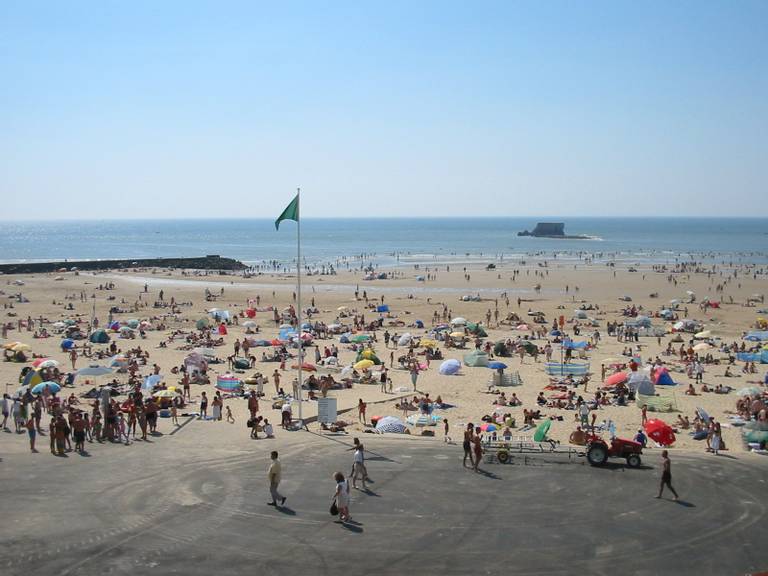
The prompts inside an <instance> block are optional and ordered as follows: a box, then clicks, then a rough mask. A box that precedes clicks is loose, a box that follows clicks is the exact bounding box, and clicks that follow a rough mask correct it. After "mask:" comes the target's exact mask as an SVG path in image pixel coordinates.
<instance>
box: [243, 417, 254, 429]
mask: <svg viewBox="0 0 768 576" xmlns="http://www.w3.org/2000/svg"><path fill="white" fill-rule="evenodd" d="M245 425H246V426H247V427H248V428H253V419H252V418H249V419H248V421H247V422H246V423H245Z"/></svg>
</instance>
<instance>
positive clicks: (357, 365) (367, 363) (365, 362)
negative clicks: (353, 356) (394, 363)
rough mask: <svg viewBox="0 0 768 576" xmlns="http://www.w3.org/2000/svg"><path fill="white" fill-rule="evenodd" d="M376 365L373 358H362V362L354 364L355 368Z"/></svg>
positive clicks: (362, 368) (366, 367) (359, 368)
mask: <svg viewBox="0 0 768 576" xmlns="http://www.w3.org/2000/svg"><path fill="white" fill-rule="evenodd" d="M375 365H376V364H375V363H374V361H373V360H360V362H358V363H357V364H355V365H354V368H355V370H368V369H369V368H372V367H373V366H375Z"/></svg>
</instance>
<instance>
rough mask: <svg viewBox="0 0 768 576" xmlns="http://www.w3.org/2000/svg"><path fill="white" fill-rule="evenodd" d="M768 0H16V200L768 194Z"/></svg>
mask: <svg viewBox="0 0 768 576" xmlns="http://www.w3.org/2000/svg"><path fill="white" fill-rule="evenodd" d="M766 23H768V2H746V1H736V2H708V1H703V2H702V1H700V2H618V1H613V2H513V1H507V2H477V3H469V2H449V1H442V2H418V1H416V2H414V1H411V2H393V1H388V2H381V3H378V4H377V3H373V2H327V3H322V2H280V3H277V2H271V3H258V2H237V1H232V2H226V1H221V2H213V1H212V2H195V1H190V0H187V1H184V2H181V1H179V2H175V1H170V0H167V1H160V2H158V1H148V2H141V1H132V2H109V1H99V2H82V1H81V2H78V1H71V2H13V1H9V0H6V1H4V2H2V3H0V74H1V75H2V76H1V77H2V84H3V89H2V90H0V110H1V112H0V195H2V198H3V202H2V204H0V219H19V218H25V219H27V218H36V217H39V218H75V217H86V218H104V217H111V218H114V217H131V218H145V217H202V216H209V215H210V216H238V217H244V216H253V217H269V216H276V215H277V214H279V213H280V211H281V210H282V209H283V208H284V206H285V205H286V204H287V203H288V201H289V200H290V198H291V197H292V194H293V192H294V190H295V188H296V186H299V185H300V186H302V190H303V196H302V198H303V207H302V208H303V213H304V214H305V216H323V217H325V216H442V215H445V216H456V215H478V216H480V215H509V216H529V215H533V216H535V215H538V214H550V215H553V214H554V215H563V216H569V215H596V216H610V215H651V214H668V215H674V214H681V215H755V216H765V215H768V209H766V202H765V197H766V182H767V181H768V162H767V161H766V160H768V140H767V139H766V137H765V135H766V134H768V116H767V115H766V112H768V110H767V108H768V34H766Z"/></svg>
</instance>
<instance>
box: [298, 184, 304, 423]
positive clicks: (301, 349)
mask: <svg viewBox="0 0 768 576" xmlns="http://www.w3.org/2000/svg"><path fill="white" fill-rule="evenodd" d="M296 198H297V199H298V206H299V213H298V215H297V216H298V217H297V218H296V322H297V323H298V325H299V326H298V330H297V332H298V334H299V374H298V377H297V382H298V386H297V390H296V393H297V395H298V400H299V429H301V428H302V427H303V426H304V419H303V418H302V410H301V405H302V396H303V394H302V391H301V367H302V364H304V341H303V340H302V338H301V336H302V329H301V188H296Z"/></svg>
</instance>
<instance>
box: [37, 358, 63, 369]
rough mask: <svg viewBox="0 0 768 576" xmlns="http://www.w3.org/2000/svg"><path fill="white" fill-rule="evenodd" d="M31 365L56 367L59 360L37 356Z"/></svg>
mask: <svg viewBox="0 0 768 576" xmlns="http://www.w3.org/2000/svg"><path fill="white" fill-rule="evenodd" d="M32 366H34V367H35V368H58V367H59V361H58V360H53V359H52V358H38V359H37V360H35V361H34V362H32Z"/></svg>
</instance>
